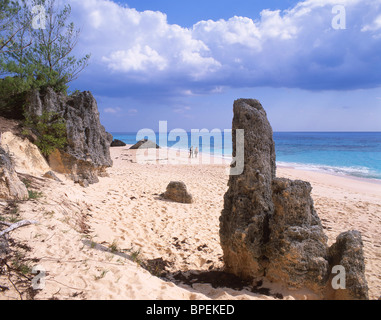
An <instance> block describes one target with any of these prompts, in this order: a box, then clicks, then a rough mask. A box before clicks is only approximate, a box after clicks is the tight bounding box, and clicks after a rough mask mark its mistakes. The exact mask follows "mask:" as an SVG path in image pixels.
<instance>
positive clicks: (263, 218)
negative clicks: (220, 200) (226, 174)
mask: <svg viewBox="0 0 381 320" xmlns="http://www.w3.org/2000/svg"><path fill="white" fill-rule="evenodd" d="M237 129H244V130H245V144H244V147H245V155H244V159H245V160H244V163H245V168H244V172H243V173H242V174H241V175H239V176H230V179H229V189H228V191H227V193H226V194H225V197H224V209H223V211H222V215H221V218H220V239H221V246H222V249H223V251H224V261H225V265H226V269H227V271H228V272H231V273H234V274H236V275H238V276H241V277H244V278H250V277H258V276H263V275H264V272H265V268H266V266H267V263H268V258H267V257H266V256H265V255H264V250H263V249H264V246H265V245H266V243H267V242H268V240H269V229H268V227H269V219H270V216H271V215H272V214H273V212H274V206H273V203H272V190H271V188H272V180H273V179H274V178H275V169H276V166H275V145H274V141H273V131H272V128H271V126H270V123H269V122H268V120H267V115H266V112H265V110H264V109H263V107H262V105H261V104H260V103H259V101H257V100H244V99H241V100H237V101H235V102H234V119H233V131H232V134H233V150H235V149H236V148H235V143H236V139H235V138H234V135H235V130H237ZM233 156H235V155H234V154H233Z"/></svg>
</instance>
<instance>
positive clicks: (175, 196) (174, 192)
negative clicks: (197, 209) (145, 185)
mask: <svg viewBox="0 0 381 320" xmlns="http://www.w3.org/2000/svg"><path fill="white" fill-rule="evenodd" d="M161 196H162V197H163V198H164V199H168V200H172V201H175V202H180V203H192V202H193V197H192V195H191V194H189V193H188V191H187V187H186V185H185V183H184V182H182V181H171V182H170V183H169V184H168V186H167V190H166V191H165V193H163V194H162V195H161Z"/></svg>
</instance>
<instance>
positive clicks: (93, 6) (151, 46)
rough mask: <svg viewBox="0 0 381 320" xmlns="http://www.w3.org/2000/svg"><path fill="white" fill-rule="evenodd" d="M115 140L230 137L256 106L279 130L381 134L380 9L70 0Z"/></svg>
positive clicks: (90, 81)
mask: <svg viewBox="0 0 381 320" xmlns="http://www.w3.org/2000/svg"><path fill="white" fill-rule="evenodd" d="M65 3H69V4H70V5H71V8H72V14H71V17H70V18H71V20H72V21H73V22H74V23H75V25H76V26H77V27H78V28H80V29H81V35H80V39H79V42H78V44H77V47H76V49H75V51H74V53H75V55H76V56H78V57H81V56H82V55H84V54H86V53H91V60H90V64H89V66H88V67H87V68H86V69H85V70H84V71H83V72H82V73H81V75H80V77H79V78H78V79H77V80H76V81H74V82H73V83H71V86H70V89H71V90H75V89H78V90H81V91H91V92H92V94H93V95H94V96H95V98H96V99H97V103H98V108H99V112H100V117H101V122H102V124H103V125H104V126H105V127H106V130H108V131H109V132H136V131H138V130H140V129H144V128H149V129H153V130H155V131H156V130H157V129H158V127H159V121H167V122H168V128H169V129H175V128H181V129H185V130H187V131H190V130H191V129H204V128H205V129H208V130H212V129H214V128H218V129H221V130H223V129H229V128H231V124H232V117H233V113H232V109H233V102H234V100H236V99H239V98H254V99H258V100H259V101H260V102H261V104H262V105H263V107H264V108H265V110H266V112H267V115H268V118H269V120H270V123H271V125H272V127H273V130H274V131H381V54H380V53H381V0H305V1H291V0H282V1H280V0H267V1H257V0H246V1H244V0H235V1H231V0H219V1H214V0H207V1H205V0H203V1H199V0H193V1H170V0H124V1H111V0H67V1H65Z"/></svg>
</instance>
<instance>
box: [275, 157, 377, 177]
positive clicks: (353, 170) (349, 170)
mask: <svg viewBox="0 0 381 320" xmlns="http://www.w3.org/2000/svg"><path fill="white" fill-rule="evenodd" d="M277 165H278V166H280V167H292V168H295V169H299V170H307V171H318V172H326V173H327V172H328V173H333V174H339V175H345V176H354V177H360V178H368V179H381V174H379V173H377V172H375V171H373V170H371V169H369V168H367V167H363V166H352V167H340V166H328V165H320V164H305V163H296V162H281V161H279V162H277Z"/></svg>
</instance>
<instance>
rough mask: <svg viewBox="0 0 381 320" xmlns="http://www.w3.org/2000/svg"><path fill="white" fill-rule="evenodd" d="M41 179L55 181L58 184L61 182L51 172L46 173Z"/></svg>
mask: <svg viewBox="0 0 381 320" xmlns="http://www.w3.org/2000/svg"><path fill="white" fill-rule="evenodd" d="M43 177H44V178H48V179H51V180H55V181H58V182H62V181H61V180H60V179H58V177H57V176H56V174H55V173H54V172H53V171H48V172H46V173H45V174H44V176H43Z"/></svg>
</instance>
